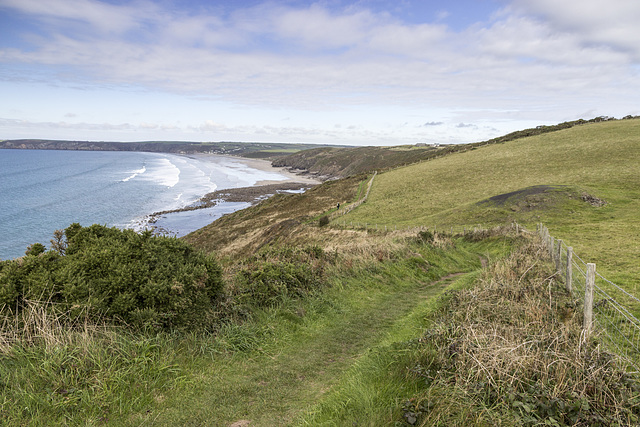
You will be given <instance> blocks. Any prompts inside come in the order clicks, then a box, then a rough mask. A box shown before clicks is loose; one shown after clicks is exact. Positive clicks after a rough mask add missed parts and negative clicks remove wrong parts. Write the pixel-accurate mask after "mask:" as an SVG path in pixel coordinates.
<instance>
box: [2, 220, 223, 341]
mask: <svg viewBox="0 0 640 427" xmlns="http://www.w3.org/2000/svg"><path fill="white" fill-rule="evenodd" d="M56 247H57V249H58V250H50V251H48V252H44V253H40V254H39V255H33V254H28V255H26V256H25V257H23V258H20V259H16V260H12V261H4V262H2V263H0V307H2V306H5V310H11V311H19V310H20V309H21V307H22V305H23V303H24V301H25V300H47V301H50V302H52V303H54V304H53V305H52V306H54V307H59V309H60V310H62V311H68V312H69V313H70V315H71V316H72V317H73V316H74V314H78V313H80V312H82V311H85V310H87V311H88V312H89V313H92V314H96V315H100V316H103V317H106V318H108V319H119V320H122V321H124V322H126V323H129V324H132V325H136V326H143V327H153V328H158V329H167V328H173V327H185V326H194V325H199V326H206V323H207V318H208V317H207V316H208V315H209V314H211V311H212V309H213V308H212V307H213V304H214V303H215V301H216V299H217V298H218V296H219V295H220V294H221V292H222V288H223V285H222V281H221V270H220V268H219V266H218V265H217V264H216V262H215V261H214V260H213V259H212V258H211V257H208V256H206V255H204V254H203V253H201V252H198V251H196V250H194V249H193V248H192V247H190V246H189V245H187V244H186V243H184V242H182V241H180V240H177V239H175V238H170V237H159V236H153V235H152V233H151V232H150V231H145V232H143V233H136V232H134V231H132V230H119V229H117V228H108V227H105V226H100V225H92V226H90V227H81V226H80V225H78V224H73V225H71V226H69V227H68V228H67V229H66V230H64V239H63V240H60V239H58V242H57V245H56ZM31 252H32V253H33V251H31Z"/></svg>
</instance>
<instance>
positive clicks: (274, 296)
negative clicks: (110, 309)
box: [236, 246, 331, 307]
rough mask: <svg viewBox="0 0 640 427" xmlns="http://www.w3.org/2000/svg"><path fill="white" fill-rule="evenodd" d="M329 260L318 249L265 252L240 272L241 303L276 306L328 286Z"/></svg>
mask: <svg viewBox="0 0 640 427" xmlns="http://www.w3.org/2000/svg"><path fill="white" fill-rule="evenodd" d="M330 261H331V260H330V257H329V256H328V255H327V254H325V252H324V251H323V250H322V249H321V248H319V247H317V246H309V247H306V248H291V247H285V248H280V249H271V248H268V249H265V250H263V251H262V252H260V253H259V254H257V255H256V256H254V257H252V258H251V259H249V260H248V261H247V262H246V263H245V265H244V266H243V268H242V269H241V270H240V271H239V272H238V274H237V276H236V281H237V284H238V288H237V290H236V293H237V299H238V300H239V302H241V303H244V304H249V305H253V306H257V307H264V306H274V305H276V304H278V303H279V302H280V301H282V300H283V299H284V298H286V297H294V298H297V297H301V296H304V295H306V294H308V293H309V292H311V291H313V290H314V289H317V288H320V287H322V286H324V285H325V283H326V282H325V278H324V269H325V264H326V263H327V262H330Z"/></svg>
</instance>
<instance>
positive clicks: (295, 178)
mask: <svg viewBox="0 0 640 427" xmlns="http://www.w3.org/2000/svg"><path fill="white" fill-rule="evenodd" d="M187 156H188V157H191V158H193V159H198V160H207V158H208V157H224V158H227V159H230V160H235V161H237V162H239V163H242V164H244V165H246V166H248V167H250V168H252V169H257V170H259V171H262V172H272V173H277V174H279V175H282V176H284V177H286V178H287V179H286V180H263V181H258V182H256V183H255V184H254V185H253V186H262V185H271V184H278V183H282V182H300V183H304V184H311V185H318V184H322V181H321V180H319V179H317V178H314V177H312V176H309V175H308V171H305V170H301V171H300V172H299V173H296V172H292V171H291V170H290V169H289V168H286V167H276V166H273V165H272V164H271V161H270V160H265V159H250V158H247V157H240V156H231V155H229V154H189V155H187Z"/></svg>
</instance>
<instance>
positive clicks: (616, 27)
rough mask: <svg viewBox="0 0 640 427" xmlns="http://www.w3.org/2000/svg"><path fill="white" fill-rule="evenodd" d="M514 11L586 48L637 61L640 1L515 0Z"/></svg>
mask: <svg viewBox="0 0 640 427" xmlns="http://www.w3.org/2000/svg"><path fill="white" fill-rule="evenodd" d="M514 9H515V10H516V11H518V12H520V13H525V14H534V15H537V16H539V17H540V19H541V20H543V21H544V22H546V23H548V24H549V25H550V26H551V27H552V28H553V29H554V30H555V31H559V32H565V33H570V34H574V35H575V36H576V37H577V38H579V40H580V42H581V43H582V44H583V45H585V46H588V45H593V44H595V45H599V46H606V47H607V48H610V49H613V50H618V51H621V52H625V53H629V54H631V55H632V56H633V59H634V61H636V62H637V61H640V45H639V44H638V42H637V41H638V40H640V25H638V23H640V2H638V1H634V0H563V1H560V2H559V1H556V0H534V1H531V0H515V1H514Z"/></svg>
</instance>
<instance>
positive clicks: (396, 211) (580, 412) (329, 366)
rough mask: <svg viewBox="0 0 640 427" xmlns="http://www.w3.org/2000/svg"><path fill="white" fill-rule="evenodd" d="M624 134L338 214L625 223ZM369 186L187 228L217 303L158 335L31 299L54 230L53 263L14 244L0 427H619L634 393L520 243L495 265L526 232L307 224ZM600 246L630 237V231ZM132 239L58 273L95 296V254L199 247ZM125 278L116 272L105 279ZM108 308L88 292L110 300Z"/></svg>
mask: <svg viewBox="0 0 640 427" xmlns="http://www.w3.org/2000/svg"><path fill="white" fill-rule="evenodd" d="M637 131H638V121H636V120H630V121H625V122H624V123H623V122H611V121H606V122H604V123H599V124H595V125H585V126H579V127H574V128H572V129H568V130H563V131H560V132H556V133H553V134H545V135H539V136H536V137H532V138H528V139H524V140H517V141H511V142H509V143H505V144H494V145H491V146H489V147H483V148H477V149H476V150H471V151H467V152H465V153H459V154H457V155H455V156H448V157H447V158H443V159H438V160H433V161H429V162H424V163H422V164H419V165H414V166H411V167H408V168H403V169H398V170H396V171H390V172H387V173H383V174H379V175H378V176H377V177H376V179H375V181H374V185H373V189H372V192H371V194H370V195H369V200H368V201H367V202H366V203H365V204H364V205H362V206H361V207H360V208H358V209H357V210H356V211H354V212H352V213H351V214H350V215H351V216H350V217H349V218H350V219H351V218H363V219H364V220H363V222H367V221H368V222H370V223H374V222H378V223H380V224H397V223H401V224H405V225H406V224H409V225H433V224H435V225H438V226H439V227H440V229H443V228H445V226H449V225H456V226H458V225H465V224H467V225H474V224H477V223H478V222H482V223H484V224H503V223H504V222H505V221H511V220H514V219H516V220H520V221H523V220H524V221H525V222H531V223H533V222H537V221H540V220H542V221H544V222H546V223H547V225H549V226H550V227H552V228H553V226H554V224H555V225H556V226H557V227H558V230H569V231H571V230H573V231H577V230H581V229H582V228H581V227H584V225H586V224H587V223H590V224H591V225H594V224H595V225H596V227H601V228H600V230H604V229H611V228H612V227H613V226H623V227H624V230H623V231H626V232H632V231H633V228H632V227H634V226H637V221H638V220H637V219H636V218H635V216H634V215H633V212H637V195H638V194H637V191H638V190H637V188H638V186H637V184H638V182H637V179H638V177H637V174H636V173H635V171H636V169H635V164H634V162H633V160H634V159H637V154H638V151H637V150H638V144H637V135H638V132H637ZM616 149H617V150H621V151H623V153H618V152H616ZM585 153H586V154H585ZM577 154H579V155H580V156H582V157H581V158H580V159H579V160H576V159H575V158H574V156H576V155H577ZM523 156H524V157H525V158H524V159H523V158H522V157H523ZM598 157H600V159H598ZM610 157H612V159H611V160H610V159H609V158H610ZM454 160H455V161H454ZM596 160H598V161H596ZM534 161H535V162H537V163H536V164H537V169H535V168H533V167H530V166H529V165H530V164H531V163H534ZM586 166H591V167H590V168H589V167H586ZM445 172H449V175H446V174H445ZM494 175H495V178H494ZM529 175H531V176H529ZM445 176H449V177H451V179H450V181H449V182H443V181H444V178H443V177H445ZM369 178H370V176H367V175H364V174H363V175H359V176H353V177H350V178H348V179H344V180H338V181H331V182H328V183H325V184H323V185H321V186H318V187H316V188H314V189H313V190H310V191H308V192H307V193H305V194H303V195H279V196H276V197H273V198H271V199H269V200H267V201H265V202H263V203H261V204H259V205H258V206H256V207H254V208H251V209H248V210H245V211H241V212H237V213H235V214H232V215H228V216H225V217H223V218H222V219H220V220H218V221H216V222H215V223H214V224H212V225H211V226H209V227H206V228H205V229H202V230H200V231H198V232H196V233H193V234H192V235H190V236H188V237H187V239H185V240H187V241H188V242H191V243H192V244H194V245H196V246H197V248H198V249H203V250H206V251H208V252H212V253H217V255H218V262H219V264H220V265H221V266H222V277H223V278H224V280H223V282H221V286H223V288H220V291H221V292H220V293H219V294H218V293H216V297H215V301H213V300H212V301H210V302H208V303H207V309H210V310H214V311H215V313H211V316H210V317H202V318H201V317H198V315H195V317H193V318H192V319H195V320H196V321H198V320H202V322H203V323H204V324H209V326H210V327H208V328H206V329H205V330H201V331H200V332H194V333H191V332H188V331H187V330H185V329H184V328H183V329H181V328H177V329H176V328H174V327H173V326H177V325H176V324H174V323H173V322H169V323H166V326H168V328H166V329H164V330H162V329H160V328H158V329H156V330H154V328H147V329H144V328H143V329H130V328H128V327H127V326H126V325H124V324H121V325H118V326H114V325H108V326H106V325H104V324H103V323H101V321H100V319H99V318H97V317H96V314H98V313H100V314H102V315H104V313H105V312H106V313H108V310H109V305H108V304H107V305H105V306H104V307H101V310H96V311H95V312H94V311H91V309H90V308H91V307H93V305H88V304H86V301H84V302H82V301H80V300H79V301H76V303H79V304H80V305H82V304H85V305H86V306H87V307H88V308H89V309H87V310H84V311H83V312H82V313H78V312H74V311H73V310H75V309H77V307H76V306H75V305H74V304H69V301H67V300H65V299H64V298H60V297H61V296H64V292H62V293H57V294H56V293H53V295H54V297H55V298H60V299H59V300H55V301H51V302H49V303H48V304H47V303H46V302H45V303H42V302H34V301H32V300H30V299H29V298H31V296H28V297H27V298H25V296H24V292H23V291H24V290H25V289H27V290H28V289H31V288H30V287H32V286H35V287H34V288H33V289H36V288H38V286H39V288H46V287H47V286H48V285H52V287H53V289H54V290H55V289H58V288H57V287H56V286H57V284H58V282H57V281H56V280H57V279H56V278H57V277H61V276H59V275H58V273H57V271H58V270H57V269H58V268H59V265H60V264H62V265H64V263H65V262H70V261H61V260H65V259H66V260H71V259H72V255H74V254H73V252H74V251H73V249H71V250H70V248H72V247H73V242H72V240H73V239H72V236H73V235H74V233H73V230H72V232H71V233H69V236H67V237H69V239H68V240H69V244H68V245H67V246H65V244H64V241H63V240H60V239H58V240H57V241H54V252H58V253H57V254H56V253H54V252H51V251H50V252H43V251H44V247H40V246H36V245H33V246H32V247H31V248H30V249H29V251H28V252H29V254H28V255H27V256H26V257H25V258H23V259H22V260H21V261H20V260H17V264H15V265H14V264H11V263H9V264H2V267H0V268H2V269H1V270H0V275H3V274H4V276H3V277H4V279H3V280H5V279H6V280H5V281H4V282H2V287H0V291H2V292H5V295H9V294H10V293H11V292H12V291H11V289H12V288H11V286H14V285H15V284H17V283H19V284H18V285H15V286H17V288H16V289H18V288H19V289H21V290H22V296H20V295H21V294H18V297H17V301H18V305H15V301H14V300H11V301H12V302H11V304H12V306H11V307H5V308H4V310H5V311H4V313H5V317H3V322H4V323H3V325H2V329H1V332H2V333H1V334H0V416H1V417H2V419H3V420H7V422H9V423H11V424H17V425H20V424H27V423H31V424H35V425H38V424H41V425H44V424H52V423H54V424H67V425H86V424H100V423H110V424H115V425H119V424H123V425H129V424H136V425H139V424H142V423H153V424H155V425H177V424H204V425H231V423H234V422H238V421H242V420H247V421H251V425H258V426H259V425H292V424H294V425H295V424H302V425H319V424H320V425H354V423H356V424H357V425H376V426H377V425H469V424H472V425H473V424H475V425H486V424H489V423H491V424H503V425H539V424H547V425H575V424H578V425H580V424H583V425H587V424H592V425H593V424H598V423H600V424H603V425H604V424H612V423H618V424H620V425H630V424H631V425H632V424H634V423H636V424H637V422H638V416H639V411H638V407H639V406H640V402H639V398H638V396H639V395H640V388H639V387H638V383H637V381H636V380H634V379H632V378H630V377H628V376H626V375H625V374H624V373H623V369H622V367H621V366H619V365H618V364H617V361H616V358H615V356H614V355H611V354H609V353H607V352H606V351H605V350H604V349H603V348H601V347H598V346H597V345H596V343H597V341H589V342H583V341H582V340H581V339H580V332H579V327H580V316H579V315H578V314H576V313H579V307H575V304H574V303H573V302H572V301H568V300H567V296H566V295H565V294H564V291H563V288H562V287H561V286H558V281H559V278H558V277H557V276H556V275H555V273H554V272H553V271H552V270H551V269H550V267H549V266H548V265H547V264H546V263H544V262H541V261H540V258H539V256H538V255H537V254H536V253H537V252H538V251H539V249H538V248H537V247H536V246H535V245H532V246H525V248H524V249H518V250H516V251H515V252H514V254H513V255H511V256H509V257H508V258H507V259H506V261H504V263H501V262H499V260H500V258H503V257H504V256H505V255H506V254H508V253H509V252H510V251H511V250H512V249H514V248H519V247H520V245H522V244H524V243H526V242H527V241H528V239H526V238H524V237H523V236H521V235H517V236H515V235H513V234H511V233H512V232H513V230H512V229H506V228H504V227H503V228H500V229H496V230H495V231H494V232H492V233H487V232H482V233H475V232H471V233H469V234H467V235H465V236H448V235H443V234H441V233H430V232H425V231H422V232H420V233H418V234H416V232H415V231H414V232H410V231H404V230H403V231H393V232H388V233H386V232H376V231H371V230H369V231H366V230H342V229H340V228H338V227H332V226H331V225H329V226H328V227H327V226H325V227H320V226H319V219H320V218H322V217H323V215H324V214H326V213H330V212H332V211H335V209H336V205H337V203H345V202H351V201H355V200H357V199H358V198H359V195H360V194H361V190H362V188H363V185H364V183H366V182H367V181H368V180H369ZM424 183H428V184H429V185H427V186H425V185H423V184H424ZM461 186H462V187H461ZM465 186H468V187H469V188H466V187H465ZM584 193H586V195H587V196H588V197H585V196H584ZM383 195H384V196H386V197H381V196H383ZM398 197H401V198H403V200H396V199H397V198H398ZM598 200H604V201H606V202H607V204H606V205H602V206H597V204H598V203H597V202H598ZM594 202H595V204H594ZM571 211H573V213H572V212H571ZM567 213H569V214H570V215H568V216H567ZM483 215H484V216H483ZM611 217H613V218H611ZM95 227H96V228H95V229H94V231H96V232H97V231H100V233H97V234H104V235H105V236H107V238H108V236H109V235H111V234H114V235H116V234H117V235H118V236H120V235H119V233H117V232H115V231H112V232H109V231H108V229H107V230H104V229H103V228H100V227H99V226H95ZM74 230H75V229H74ZM93 234H96V233H93ZM134 234H135V233H134ZM88 235H89V236H91V235H92V233H91V232H89V233H88ZM614 236H616V237H617V238H618V240H617V242H618V244H620V243H622V244H625V245H628V242H629V238H628V236H625V235H623V234H618V235H614ZM590 238H591V240H590V242H594V241H595V242H597V243H599V244H601V243H603V244H604V245H603V246H604V247H605V248H606V249H607V251H609V250H614V251H615V250H617V253H618V254H621V255H622V258H621V259H622V261H621V263H622V264H617V265H616V266H615V267H616V268H619V267H620V265H624V263H627V264H628V263H630V262H631V261H630V256H633V254H634V252H633V251H628V250H626V249H615V248H614V243H609V246H606V245H607V242H604V236H603V235H599V234H597V233H596V234H595V235H592V236H591V237H590ZM145 239H147V240H148V239H150V237H149V236H145V235H140V236H138V237H134V236H133V235H132V236H128V237H118V238H116V239H115V242H116V243H114V244H113V245H110V244H101V243H100V241H99V240H94V239H93V238H91V239H89V240H92V241H93V243H92V245H89V247H90V248H91V249H90V250H89V252H88V253H89V254H90V255H88V256H87V257H85V258H82V257H80V258H79V259H78V261H82V262H79V265H83V263H84V265H86V266H89V265H91V266H92V268H90V269H86V270H82V269H78V270H77V271H78V272H80V274H77V275H74V277H75V278H76V279H77V280H76V282H77V284H79V283H81V282H83V283H85V282H86V285H87V288H88V289H89V292H86V293H85V294H87V295H89V297H93V296H95V294H94V293H93V291H91V289H93V287H94V286H97V288H96V289H100V286H101V284H100V283H99V281H98V282H96V283H97V284H96V283H93V279H98V278H99V277H98V276H104V277H105V278H108V277H109V270H110V267H104V266H100V262H106V263H107V264H105V265H108V266H111V267H115V268H114V269H115V270H116V271H118V270H120V268H119V265H115V266H114V265H112V264H108V262H110V261H113V260H119V261H124V260H126V261H127V262H129V261H133V262H134V263H135V262H138V261H142V260H145V259H146V258H145V256H146V255H154V254H155V255H154V256H151V259H156V260H161V261H162V260H164V259H165V258H167V259H169V258H172V257H174V256H176V255H177V254H188V253H197V251H194V250H193V249H192V248H191V247H189V246H186V245H185V246H183V243H182V242H180V241H177V240H176V239H168V240H162V239H164V238H160V239H161V240H159V241H158V242H159V246H160V247H163V245H164V244H165V243H163V242H167V243H166V245H167V247H170V248H172V249H171V250H170V251H169V252H168V253H163V252H162V249H156V248H155V247H151V246H148V247H146V246H145V245H146V243H144V240H145ZM598 239H599V240H598ZM585 240H587V239H585ZM572 243H573V242H572ZM574 246H577V244H575V243H574ZM145 247H146V249H148V250H144V248H145ZM60 250H62V251H63V252H65V254H64V255H63V254H62V253H61V252H60ZM109 251H113V253H114V254H116V256H111V255H109ZM69 252H71V253H69ZM629 252H630V253H631V255H628V253H629ZM149 253H150V254H149ZM606 253H607V252H606V251H605V253H604V255H603V258H606ZM599 255H600V254H599ZM198 256H201V255H198ZM51 260H53V261H55V262H51V263H49V262H48V261H51ZM487 260H488V262H487ZM41 262H42V263H44V264H43V265H40V263H41ZM20 263H21V264H20ZM45 264H46V265H45ZM205 264H206V262H205ZM481 264H484V265H486V266H488V268H485V269H484V270H480V267H481ZM54 265H55V267H53V269H52V270H47V268H48V267H51V266H54ZM96 265H97V266H98V268H97V269H95V271H96V272H98V273H92V271H94V268H93V267H95V266H96ZM123 265H126V263H125V264H123ZM142 265H143V266H144V263H143V264H142ZM176 265H177V266H180V265H185V266H186V265H188V263H187V262H185V263H184V264H183V261H179V262H177V263H176ZM28 266H35V267H34V268H26V267H28ZM23 267H24V269H22V268H23ZM36 267H37V268H36ZM7 268H9V269H7ZM74 268H75V267H74ZM138 268H140V266H137V267H135V268H133V269H132V270H130V271H129V273H131V276H132V277H133V276H135V274H134V273H135V271H137V269H138ZM142 268H143V269H144V268H146V267H142ZM11 269H15V270H16V271H20V274H13V273H11V274H9V273H10V270H11ZM21 269H22V270H21ZM65 269H66V268H65ZM186 269H187V270H191V269H192V268H191V267H189V268H186ZM196 269H197V268H196ZM123 270H127V269H126V268H124V269H123ZM11 271H13V270H11ZM74 271H76V270H74ZM177 271H178V272H180V271H182V269H181V268H180V267H178V268H177ZM5 273H6V274H5ZM32 273H33V274H34V275H33V276H32V275H31V274H32ZM453 273H455V274H456V275H455V276H453V275H452V274H453ZM459 273H462V274H460V275H457V274H459ZM92 274H93V276H92ZM143 276H145V275H144V274H143ZM146 276H149V277H153V275H146ZM212 276H215V274H213V275H212ZM132 277H129V276H128V273H127V274H119V273H118V274H116V275H115V276H114V278H112V279H113V280H114V281H115V282H117V284H116V285H115V289H119V290H123V289H124V288H126V286H124V285H125V284H130V279H131V278H132ZM16 278H21V279H20V281H17V280H16ZM26 278H28V280H27V279H26ZM200 278H202V277H200ZM23 279H24V280H23ZM196 279H197V278H196ZM108 280H110V279H108ZM183 280H184V277H182V276H178V278H177V279H176V281H174V282H173V283H172V286H171V289H173V287H174V286H175V285H181V284H183V283H182V281H183ZM197 284H198V281H197V280H196V282H195V285H197ZM15 286H14V287H15ZM134 288H135V287H134ZM195 288H198V286H195ZM7 290H8V291H10V292H6V291H7ZM167 292H168V294H171V292H170V291H167ZM167 292H165V293H164V294H163V295H165V294H167ZM177 294H178V297H179V295H180V293H179V292H178V293H177ZM110 298H111V297H108V298H104V299H103V301H104V302H107V301H111V302H113V301H117V300H118V298H113V299H110ZM65 304H66V305H65ZM13 307H17V308H19V309H17V310H14V309H13ZM174 308H175V307H174ZM66 310H70V311H66ZM161 318H162V316H161ZM132 319H135V318H132ZM132 319H129V321H130V322H131V323H136V322H135V320H132ZM208 320H213V323H209V322H208ZM141 324H142V325H143V326H144V325H145V323H144V322H142V323H141ZM152 324H153V325H156V324H157V323H154V322H152ZM190 324H191V323H190ZM146 325H147V326H148V325H149V323H146ZM245 424H246V423H245Z"/></svg>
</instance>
